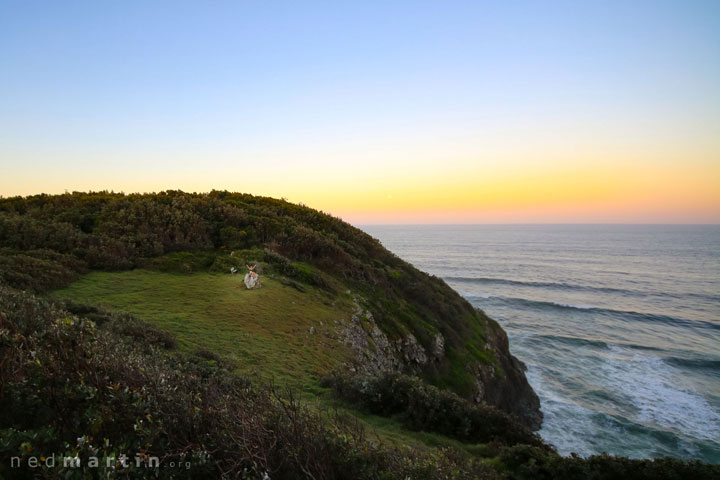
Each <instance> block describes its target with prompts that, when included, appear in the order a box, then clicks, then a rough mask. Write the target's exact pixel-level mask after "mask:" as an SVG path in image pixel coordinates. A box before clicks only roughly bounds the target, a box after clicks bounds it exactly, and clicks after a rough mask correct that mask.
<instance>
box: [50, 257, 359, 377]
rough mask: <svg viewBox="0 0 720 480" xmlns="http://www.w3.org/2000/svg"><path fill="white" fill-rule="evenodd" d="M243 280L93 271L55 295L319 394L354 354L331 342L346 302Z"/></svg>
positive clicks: (265, 281) (344, 313)
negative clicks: (131, 319) (325, 379)
mask: <svg viewBox="0 0 720 480" xmlns="http://www.w3.org/2000/svg"><path fill="white" fill-rule="evenodd" d="M242 278H243V277H242V276H241V275H229V274H208V273H194V274H173V273H160V272H154V271H148V270H130V271H125V272H92V273H89V274H87V275H85V276H83V277H82V278H81V279H80V280H78V281H76V282H75V283H73V284H71V285H70V286H69V287H67V288H65V289H62V290H58V291H56V292H55V295H56V296H57V297H60V298H65V299H70V300H73V301H75V302H79V303H85V304H89V305H94V306H99V307H103V308H105V309H107V310H116V311H125V312H130V313H132V314H134V315H136V316H138V317H139V318H141V319H143V320H145V321H147V322H149V323H152V324H154V325H157V326H158V327H161V328H163V329H165V330H167V331H168V332H170V333H172V334H173V335H175V337H176V338H177V339H178V343H179V346H180V349H182V350H186V351H192V350H197V349H207V350H210V351H212V352H215V353H217V354H218V355H220V356H221V357H225V358H227V359H228V360H231V361H232V362H233V363H234V364H235V365H237V368H238V370H239V371H241V372H243V373H253V374H259V375H261V376H262V377H263V378H265V379H274V380H275V381H277V382H278V383H283V384H289V385H292V386H295V387H300V388H301V389H302V390H304V391H308V390H312V389H315V388H317V380H318V378H319V377H320V376H322V375H323V374H325V373H327V372H328V371H330V370H331V369H332V368H333V367H334V366H336V365H337V364H338V363H339V362H342V361H343V360H347V359H349V356H350V354H351V352H350V351H348V350H347V349H345V348H344V347H342V346H341V345H340V344H339V343H338V342H337V341H336V340H335V339H333V338H331V336H332V335H335V328H336V324H335V322H337V321H340V320H347V319H349V318H350V315H351V313H350V312H351V306H352V302H351V300H350V298H349V297H348V296H346V295H338V296H336V297H333V298H330V297H328V295H327V294H325V293H324V292H320V291H316V290H313V289H308V291H307V292H300V291H298V290H296V289H294V288H292V287H290V286H286V285H283V284H282V283H280V282H279V281H277V280H275V279H273V278H271V277H268V276H262V282H263V286H262V288H259V289H256V290H246V289H245V286H244V285H243V283H242ZM310 327H313V328H314V331H315V333H314V334H311V333H310Z"/></svg>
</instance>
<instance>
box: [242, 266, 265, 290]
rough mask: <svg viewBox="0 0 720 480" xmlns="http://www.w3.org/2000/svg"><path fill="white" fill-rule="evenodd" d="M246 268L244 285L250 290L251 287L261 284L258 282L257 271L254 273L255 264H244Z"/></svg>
mask: <svg viewBox="0 0 720 480" xmlns="http://www.w3.org/2000/svg"><path fill="white" fill-rule="evenodd" d="M245 266H246V267H247V269H248V273H247V274H246V275H245V280H244V282H245V287H247V289H248V290H251V289H253V288H258V287H260V286H261V284H260V277H259V276H258V274H257V273H255V268H256V267H257V265H253V266H252V267H251V266H250V265H245Z"/></svg>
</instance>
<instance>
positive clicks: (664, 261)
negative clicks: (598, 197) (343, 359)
mask: <svg viewBox="0 0 720 480" xmlns="http://www.w3.org/2000/svg"><path fill="white" fill-rule="evenodd" d="M362 228H363V230H365V231H366V232H368V233H369V234H370V235H372V236H373V237H375V238H377V239H378V240H380V241H381V242H382V243H383V245H384V246H385V247H386V248H388V249H389V250H391V251H392V252H394V253H395V254H397V255H398V256H399V257H401V258H403V259H404V260H406V261H408V262H410V263H412V264H413V265H415V266H416V267H417V268H419V269H421V270H423V271H425V272H428V273H430V274H433V275H436V276H438V277H440V278H442V279H443V280H445V281H446V282H447V283H448V284H449V285H450V286H451V287H452V288H454V289H455V290H456V291H458V292H459V293H460V294H461V295H463V296H464V297H465V298H466V299H467V300H469V301H470V302H471V303H472V304H473V305H474V306H476V307H478V308H481V309H482V310H484V311H485V312H486V313H487V314H488V315H490V316H491V317H492V318H494V319H496V320H497V321H498V322H499V323H500V324H501V325H502V326H503V328H504V329H505V331H507V333H508V336H509V338H510V350H511V352H512V353H513V354H514V355H515V356H517V357H518V358H519V359H521V360H522V361H523V362H525V364H526V365H527V367H528V371H527V377H528V380H529V382H530V384H531V385H532V387H533V388H534V389H535V391H536V392H537V394H538V396H539V397H540V401H541V409H542V411H543V413H544V416H545V420H544V423H543V427H542V429H541V430H540V432H539V433H540V435H541V436H542V437H543V438H544V439H545V440H546V441H548V442H549V443H551V444H553V445H554V446H555V447H557V449H558V451H559V452H560V453H561V454H563V455H568V454H570V452H576V453H578V454H580V455H583V456H588V455H592V454H598V453H601V452H608V453H610V454H617V455H625V456H628V457H631V458H651V457H659V456H671V457H676V458H683V459H698V460H702V461H704V462H710V463H720V226H700V225H698V226H685V225H683V226H664V225H633V226H628V225H622V226H621V225H443V226H437V225H433V226H363V227H362Z"/></svg>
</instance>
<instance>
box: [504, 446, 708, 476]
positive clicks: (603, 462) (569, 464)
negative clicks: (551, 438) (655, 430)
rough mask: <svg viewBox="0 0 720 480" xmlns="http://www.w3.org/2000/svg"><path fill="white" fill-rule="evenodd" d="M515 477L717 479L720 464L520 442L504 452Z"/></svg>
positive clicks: (507, 463)
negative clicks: (561, 450)
mask: <svg viewBox="0 0 720 480" xmlns="http://www.w3.org/2000/svg"><path fill="white" fill-rule="evenodd" d="M500 461H501V462H502V464H504V466H505V468H506V469H507V470H508V472H509V474H510V475H511V476H512V478H517V479H523V480H524V479H527V480H617V479H628V480H685V479H692V480H714V479H717V478H720V466H719V465H708V464H703V463H700V462H697V461H683V460H677V459H674V458H656V459H654V460H632V459H629V458H627V457H617V456H613V455H607V454H603V455H593V456H591V457H588V458H583V457H580V456H577V455H573V456H570V457H561V456H560V455H558V454H557V453H556V452H554V451H548V450H546V449H541V448H537V447H533V446H529V445H516V446H514V447H510V448H507V449H504V450H503V451H502V453H501V454H500Z"/></svg>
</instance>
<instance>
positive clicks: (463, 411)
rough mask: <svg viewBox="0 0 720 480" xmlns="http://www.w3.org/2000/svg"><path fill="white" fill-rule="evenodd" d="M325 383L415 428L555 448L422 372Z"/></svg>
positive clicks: (354, 401) (334, 379)
mask: <svg viewBox="0 0 720 480" xmlns="http://www.w3.org/2000/svg"><path fill="white" fill-rule="evenodd" d="M324 384H325V386H329V387H331V388H332V389H333V391H334V392H335V393H336V394H337V395H338V396H339V397H340V398H342V399H344V400H346V401H348V402H350V403H352V404H355V405H359V406H361V407H362V408H365V409H367V410H369V411H370V412H372V413H375V414H379V415H384V416H393V415H395V416H398V417H399V418H400V420H401V421H402V422H403V423H404V424H405V425H406V426H407V427H409V428H411V429H413V430H425V431H429V432H437V433H441V434H443V435H447V436H449V437H452V438H456V439H458V440H462V441H468V442H483V443H484V442H491V441H492V442H497V443H501V444H505V445H513V444H515V443H526V444H530V445H535V446H537V447H539V448H543V449H549V447H548V446H546V445H545V444H544V443H543V442H542V440H541V439H540V437H538V436H537V435H535V434H533V433H532V432H530V431H529V430H528V429H527V428H526V427H524V426H523V425H522V424H521V423H520V422H518V421H516V420H515V419H514V418H512V417H510V416H508V415H507V414H506V413H504V412H502V411H500V410H498V409H496V408H494V407H491V406H489V405H485V404H480V405H473V404H471V403H470V402H468V401H467V400H465V399H463V398H461V397H459V396H457V395H456V394H454V393H452V392H449V391H447V390H440V389H438V388H436V387H434V386H432V385H428V384H426V383H424V382H423V381H422V380H420V379H419V378H417V377H410V376H407V375H401V374H396V373H384V374H382V375H380V376H378V377H365V376H354V377H348V376H344V375H334V376H331V377H327V378H326V379H325V380H324Z"/></svg>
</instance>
